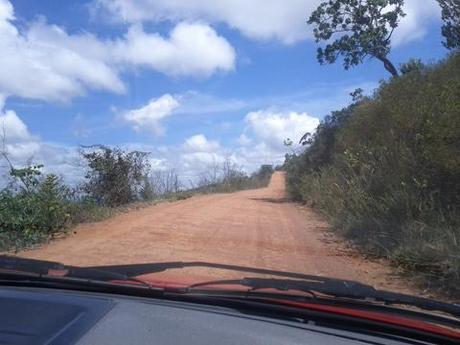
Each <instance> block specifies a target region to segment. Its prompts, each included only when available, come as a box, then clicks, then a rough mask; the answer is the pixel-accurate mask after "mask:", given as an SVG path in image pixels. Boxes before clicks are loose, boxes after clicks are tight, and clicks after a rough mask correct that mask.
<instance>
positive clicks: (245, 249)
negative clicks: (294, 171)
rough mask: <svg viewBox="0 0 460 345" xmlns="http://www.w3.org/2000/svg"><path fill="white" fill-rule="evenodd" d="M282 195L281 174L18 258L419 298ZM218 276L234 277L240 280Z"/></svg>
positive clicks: (150, 210) (111, 222) (78, 231)
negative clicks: (251, 277)
mask: <svg viewBox="0 0 460 345" xmlns="http://www.w3.org/2000/svg"><path fill="white" fill-rule="evenodd" d="M284 193H285V188H284V175H283V174H282V173H275V174H274V175H273V177H272V180H271V183H270V185H269V186H268V187H267V188H263V189H257V190H247V191H241V192H236V193H232V194H213V195H202V196H194V197H192V198H190V199H187V200H182V201H177V202H169V203H168V202H165V203H160V204H157V205H154V206H149V207H146V208H142V209H138V210H134V211H130V212H127V213H124V214H120V215H117V216H115V217H113V218H111V219H108V220H106V221H102V222H98V223H92V224H84V225H80V226H78V227H76V228H75V229H74V230H75V233H73V234H71V235H69V236H67V237H65V238H63V239H58V240H55V241H53V242H51V243H49V244H47V245H44V246H42V247H41V248H37V249H34V250H29V251H25V252H20V253H18V255H19V256H25V257H29V258H36V259H45V260H53V261H59V262H62V263H65V264H69V265H80V266H89V265H91V266H92V265H98V266H100V265H110V264H130V263H147V262H163V261H208V262H216V263H226V264H235V265H244V266H252V267H259V268H268V269H276V270H285V271H291V272H301V273H306V274H312V275H322V276H330V277H337V278H344V279H351V280H358V281H361V282H365V283H369V284H372V285H374V286H375V287H377V288H383V289H387V290H395V291H401V292H412V293H413V292H414V291H413V290H412V291H407V282H404V281H402V280H401V279H400V278H398V277H396V276H395V275H393V274H392V273H391V270H390V269H388V268H386V267H385V266H384V265H383V264H379V263H376V262H369V261H367V260H365V259H364V258H362V257H361V256H359V255H357V254H356V252H353V251H352V250H350V249H347V248H346V245H345V244H344V243H343V241H341V240H340V239H339V238H337V237H335V236H334V235H332V234H331V233H330V232H329V231H328V230H329V226H328V224H327V223H326V222H325V221H324V220H322V219H321V218H320V217H319V216H318V215H316V214H315V213H314V212H313V211H312V210H310V209H307V208H305V207H301V206H299V205H296V204H294V203H291V202H287V201H286V200H285V199H284V197H285V195H284ZM209 271H210V270H204V273H206V275H208V274H209V273H211V272H209ZM199 274H200V275H203V271H200V272H199ZM212 275H214V276H215V275H218V276H219V277H234V276H235V273H231V272H230V273H229V272H223V271H220V272H218V273H216V272H212ZM246 275H247V274H246Z"/></svg>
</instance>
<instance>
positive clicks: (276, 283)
mask: <svg viewBox="0 0 460 345" xmlns="http://www.w3.org/2000/svg"><path fill="white" fill-rule="evenodd" d="M217 285H225V286H230V285H239V286H244V287H247V288H248V291H247V292H254V291H256V290H261V289H274V290H278V291H289V290H291V291H300V292H304V293H308V294H310V295H313V296H314V297H315V296H316V294H321V295H326V296H332V297H337V298H348V299H352V300H368V301H369V300H373V301H375V302H382V303H384V304H385V305H407V306H412V307H417V308H420V309H424V310H430V311H441V312H445V313H449V314H451V315H453V316H455V317H460V306H457V305H454V304H449V303H443V302H438V301H434V300H430V299H428V298H423V297H415V296H409V295H405V294H400V293H395V292H388V291H383V290H377V289H375V288H373V287H372V286H370V285H366V284H362V283H358V282H354V281H348V280H339V279H331V278H322V277H315V279H311V278H309V279H308V280H293V279H276V278H258V277H249V278H243V279H226V280H215V281H208V282H202V283H197V284H192V285H190V286H189V287H188V290H189V291H193V290H196V289H197V288H200V287H206V286H217Z"/></svg>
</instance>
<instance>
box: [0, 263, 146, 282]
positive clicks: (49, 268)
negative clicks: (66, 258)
mask: <svg viewBox="0 0 460 345" xmlns="http://www.w3.org/2000/svg"><path fill="white" fill-rule="evenodd" d="M0 269H2V270H8V271H11V273H14V272H16V275H15V276H16V277H18V278H19V277H20V276H21V275H20V274H17V273H18V272H19V273H26V275H25V276H26V277H47V278H50V277H55V278H76V279H83V280H86V281H97V282H107V281H123V282H131V283H135V284H137V285H140V286H143V287H147V288H150V287H151V286H150V285H149V284H148V283H146V282H144V281H142V280H141V279H136V278H135V277H130V276H127V275H126V274H123V273H119V272H116V271H110V270H104V269H99V268H91V267H76V266H68V265H63V264H61V263H59V262H54V261H44V260H34V259H25V258H19V257H15V256H7V255H0Z"/></svg>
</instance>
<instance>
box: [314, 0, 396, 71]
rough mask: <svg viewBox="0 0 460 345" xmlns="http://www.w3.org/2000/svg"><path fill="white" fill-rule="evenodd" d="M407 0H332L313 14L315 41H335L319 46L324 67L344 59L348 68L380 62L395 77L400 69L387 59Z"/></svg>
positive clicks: (319, 53)
mask: <svg viewBox="0 0 460 345" xmlns="http://www.w3.org/2000/svg"><path fill="white" fill-rule="evenodd" d="M403 5H404V0H329V1H325V2H323V3H321V4H320V5H319V6H318V8H317V9H316V10H315V11H314V12H313V13H312V14H311V16H310V18H309V19H308V24H310V25H313V26H314V29H313V33H314V36H315V39H316V42H321V41H325V42H328V41H329V40H330V39H331V38H333V36H334V37H336V36H337V39H335V41H333V42H331V43H328V44H326V46H325V47H324V48H323V47H319V48H318V53H317V58H318V61H319V62H320V63H321V64H325V63H328V64H332V63H334V62H336V61H337V59H338V58H339V56H342V57H343V65H344V67H345V69H349V68H350V67H352V66H356V65H358V64H360V63H362V62H363V60H364V59H365V58H368V57H369V58H375V59H378V60H380V61H381V62H382V63H383V65H384V67H385V69H386V70H387V71H388V72H390V73H391V75H392V76H398V70H397V69H396V67H395V66H394V65H393V63H392V62H391V61H390V60H389V59H388V55H389V53H390V48H391V37H392V35H393V32H394V30H395V29H396V28H397V26H398V24H399V21H400V19H401V17H403V16H405V13H404V12H403Z"/></svg>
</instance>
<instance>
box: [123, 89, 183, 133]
mask: <svg viewBox="0 0 460 345" xmlns="http://www.w3.org/2000/svg"><path fill="white" fill-rule="evenodd" d="M178 106H179V102H178V101H177V100H176V99H175V98H174V97H173V96H171V95H169V94H165V95H163V96H161V97H159V98H154V99H151V100H150V101H149V103H148V104H147V105H146V106H144V107H142V108H139V109H134V110H130V111H128V112H126V113H124V114H123V119H124V120H125V121H127V122H128V123H130V124H131V125H132V126H133V128H134V130H136V131H141V130H144V129H145V130H148V131H150V132H151V133H153V134H154V135H156V136H160V135H163V134H164V131H165V129H164V128H163V126H162V125H161V122H160V121H161V120H162V119H163V118H165V117H168V116H170V115H171V114H172V113H173V111H174V109H176V108H177V107H178Z"/></svg>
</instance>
